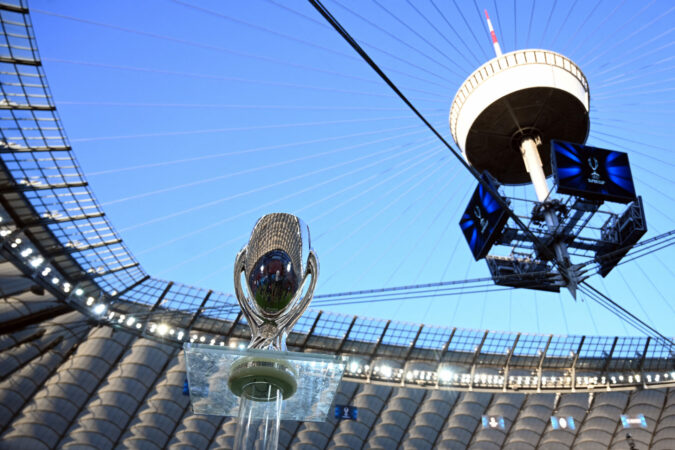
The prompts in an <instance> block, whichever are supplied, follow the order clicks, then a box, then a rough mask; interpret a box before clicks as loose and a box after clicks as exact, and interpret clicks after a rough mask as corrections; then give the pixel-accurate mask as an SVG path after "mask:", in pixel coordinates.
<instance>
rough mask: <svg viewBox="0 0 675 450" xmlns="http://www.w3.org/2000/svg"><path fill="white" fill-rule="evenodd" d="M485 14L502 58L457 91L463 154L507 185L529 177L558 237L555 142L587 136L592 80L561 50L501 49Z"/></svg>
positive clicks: (456, 127)
mask: <svg viewBox="0 0 675 450" xmlns="http://www.w3.org/2000/svg"><path fill="white" fill-rule="evenodd" d="M485 17H486V19H487V23H488V28H489V30H490V37H491V40H492V45H493V47H494V50H495V54H496V57H495V58H493V59H492V60H490V61H488V62H487V63H485V64H483V65H482V66H481V67H480V68H478V70H476V71H475V72H474V73H473V74H471V76H469V78H467V80H466V81H465V82H464V83H463V85H462V86H461V87H460V89H459V90H458V91H457V94H456V95H455V98H454V100H453V102H452V107H451V109H450V130H451V132H452V136H453V138H454V140H455V142H456V143H457V145H458V146H459V147H460V148H461V149H462V152H463V154H464V157H465V159H466V160H467V161H468V162H469V163H470V164H471V165H472V166H474V167H475V168H476V169H478V170H479V171H483V170H487V171H489V172H490V174H491V175H492V176H494V177H495V178H496V179H497V180H499V181H500V182H501V183H503V184H522V183H526V182H528V181H530V182H531V183H532V184H533V186H534V190H535V192H536V194H537V199H538V200H539V202H540V203H542V204H543V207H542V210H543V213H544V219H545V221H546V225H547V227H548V229H549V231H550V232H551V234H552V235H555V234H556V232H557V231H559V230H558V227H559V223H558V217H557V216H556V213H555V211H554V210H553V209H552V208H551V207H550V205H549V204H547V201H548V196H549V193H550V191H549V187H548V184H547V182H546V175H547V173H548V174H550V173H551V167H550V142H551V139H560V140H565V141H571V142H578V143H583V142H585V141H586V137H587V136H588V130H589V127H590V125H589V119H588V111H589V104H590V94H589V90H588V82H587V80H586V77H585V76H584V74H583V73H582V72H581V70H580V69H579V67H578V66H577V65H576V64H574V62H572V61H571V60H570V59H568V58H566V57H564V56H563V55H560V54H559V53H555V52H552V51H549V50H539V49H527V50H516V51H513V52H509V53H506V54H503V53H502V50H501V47H500V46H499V42H498V41H497V36H496V34H495V31H494V28H493V26H492V21H491V20H490V16H489V15H488V13H487V11H485ZM518 154H519V156H520V157H517V156H516V155H518ZM542 160H543V163H542ZM521 161H522V162H521ZM551 246H552V248H553V249H554V251H555V255H556V260H557V261H558V262H559V263H560V267H559V268H560V274H561V275H562V276H563V277H564V278H565V281H566V285H567V288H568V289H569V291H570V293H571V294H572V295H573V296H574V297H575V298H576V283H577V280H576V276H575V273H574V271H573V268H572V267H571V263H570V259H569V254H568V251H567V245H566V244H565V243H564V242H560V241H555V240H554V241H553V242H552V243H551Z"/></svg>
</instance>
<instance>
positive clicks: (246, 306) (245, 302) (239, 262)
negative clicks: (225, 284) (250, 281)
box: [234, 247, 262, 336]
mask: <svg viewBox="0 0 675 450" xmlns="http://www.w3.org/2000/svg"><path fill="white" fill-rule="evenodd" d="M245 264H246V247H244V248H242V249H241V250H240V251H239V253H238V254H237V258H236V259H235V260H234V294H235V296H236V297H237V301H238V302H239V306H240V307H241V312H242V313H244V316H246V320H247V321H248V324H249V326H250V327H251V335H252V336H257V335H258V334H259V333H258V330H259V329H260V324H261V323H262V321H260V323H259V322H258V321H259V319H260V318H259V317H258V315H257V314H256V312H255V310H254V309H253V308H252V307H251V303H250V300H249V298H248V296H247V295H246V294H245V293H244V289H242V287H241V273H242V272H243V271H244V268H245Z"/></svg>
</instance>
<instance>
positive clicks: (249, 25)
mask: <svg viewBox="0 0 675 450" xmlns="http://www.w3.org/2000/svg"><path fill="white" fill-rule="evenodd" d="M171 1H172V2H174V3H176V4H179V5H182V6H185V7H188V8H192V9H194V10H196V11H200V12H202V13H205V14H210V15H213V16H215V17H219V18H221V19H225V20H229V21H232V22H235V23H238V24H240V25H244V26H247V27H250V28H253V29H257V30H260V31H264V32H266V33H270V34H273V35H276V36H279V37H282V38H285V39H289V40H292V41H295V42H299V43H301V44H305V45H308V46H310V47H314V48H317V49H320V50H324V51H326V52H329V53H334V54H337V55H339V56H344V57H346V58H349V59H351V60H353V61H358V58H357V57H355V56H353V55H349V54H347V53H342V52H340V51H337V50H333V49H331V48H328V47H324V46H321V45H318V44H316V43H315V42H311V41H305V40H303V39H299V38H297V37H295V36H291V35H288V34H284V33H279V32H278V31H275V30H271V29H269V28H265V27H261V26H259V25H256V24H252V23H249V22H245V21H243V20H241V19H237V18H234V17H231V16H228V15H226V14H223V13H221V12H218V11H214V10H212V9H208V8H204V7H201V6H197V5H192V4H189V3H186V2H184V1H181V0H171ZM285 9H290V8H285ZM298 14H299V15H300V16H301V17H302V16H303V15H302V14H300V13H298ZM312 22H314V20H312ZM364 44H366V45H368V46H369V47H371V48H373V49H375V50H378V51H383V50H380V49H378V48H376V47H374V46H372V45H370V44H368V43H365V42H364ZM397 59H399V61H402V62H406V61H405V60H404V59H400V58H397ZM407 64H408V65H410V66H413V67H414V66H415V65H414V64H411V63H409V62H407ZM418 68H419V67H418ZM387 70H389V71H392V72H396V73H399V74H401V75H405V76H408V77H411V78H415V79H417V80H419V81H423V82H426V83H430V84H436V85H438V86H441V85H439V84H437V83H434V82H432V81H430V80H426V79H424V78H420V77H417V76H412V75H411V74H408V73H406V72H402V71H399V70H393V69H391V68H388V69H387ZM364 80H365V79H364ZM371 81H372V80H371Z"/></svg>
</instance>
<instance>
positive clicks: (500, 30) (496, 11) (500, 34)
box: [432, 0, 516, 66]
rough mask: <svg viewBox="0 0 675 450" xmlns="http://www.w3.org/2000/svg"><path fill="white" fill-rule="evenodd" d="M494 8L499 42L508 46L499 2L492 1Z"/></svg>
mask: <svg viewBox="0 0 675 450" xmlns="http://www.w3.org/2000/svg"><path fill="white" fill-rule="evenodd" d="M432 1H433V0H432ZM492 6H494V9H495V17H496V18H497V26H498V27H499V28H498V29H497V31H496V33H498V34H499V42H502V43H504V44H506V42H505V41H504V35H503V34H502V19H501V16H500V15H499V8H498V7H497V0H492ZM482 21H483V20H482V18H481V22H482ZM514 50H516V49H514ZM478 65H479V66H480V65H482V62H481V61H478Z"/></svg>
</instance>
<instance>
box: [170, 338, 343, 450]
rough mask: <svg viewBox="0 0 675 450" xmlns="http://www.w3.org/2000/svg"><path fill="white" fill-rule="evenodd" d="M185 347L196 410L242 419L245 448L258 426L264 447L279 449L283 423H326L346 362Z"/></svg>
mask: <svg viewBox="0 0 675 450" xmlns="http://www.w3.org/2000/svg"><path fill="white" fill-rule="evenodd" d="M183 348H184V350H185V366H186V368H187V378H188V387H189V391H190V401H191V402H192V410H193V411H194V413H195V414H212V415H217V416H232V417H239V424H238V426H239V429H238V431H237V438H236V439H235V442H240V444H239V445H241V446H242V447H241V448H246V447H247V446H249V445H250V443H251V440H252V439H255V436H256V435H257V433H258V432H257V431H255V432H254V430H253V428H256V427H258V428H259V429H261V430H263V431H262V432H261V434H260V440H262V441H263V442H262V445H263V448H276V442H277V441H278V434H279V431H278V430H279V421H281V420H297V421H307V422H323V421H325V420H326V417H327V416H328V412H329V411H330V409H331V405H332V403H333V398H334V397H335V392H336V391H337V388H338V386H339V384H340V380H341V379H342V373H343V372H344V369H345V364H346V357H342V356H334V355H322V354H316V353H297V352H280V351H274V350H255V349H235V348H227V347H220V346H215V345H205V344H195V343H185V344H184V347H183ZM275 430H276V431H275ZM275 433H276V439H275V436H274V435H275Z"/></svg>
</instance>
